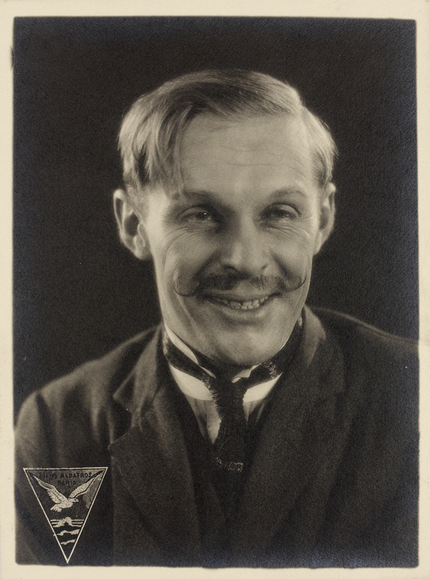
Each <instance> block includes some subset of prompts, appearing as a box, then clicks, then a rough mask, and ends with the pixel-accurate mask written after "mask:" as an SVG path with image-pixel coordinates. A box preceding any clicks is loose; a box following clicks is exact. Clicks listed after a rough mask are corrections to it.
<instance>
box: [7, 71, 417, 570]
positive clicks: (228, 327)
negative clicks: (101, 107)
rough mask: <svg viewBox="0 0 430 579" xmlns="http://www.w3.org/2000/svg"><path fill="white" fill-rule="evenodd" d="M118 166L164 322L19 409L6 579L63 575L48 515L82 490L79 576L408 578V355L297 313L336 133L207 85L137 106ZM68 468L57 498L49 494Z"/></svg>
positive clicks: (341, 323) (326, 224)
mask: <svg viewBox="0 0 430 579" xmlns="http://www.w3.org/2000/svg"><path fill="white" fill-rule="evenodd" d="M119 145H120V150H121V155H122V160H123V167H124V184H125V187H124V189H123V190H118V191H116V192H115V194H114V208H115V215H116V220H117V223H118V229H119V234H120V238H121V241H122V242H123V243H124V245H125V246H126V247H128V248H129V249H130V250H131V251H132V252H133V254H134V255H135V256H136V257H137V258H138V259H141V260H144V259H148V258H151V259H152V260H153V263H154V267H155V275H156V281H157V288H158V294H159V300H160V306H161V312H162V318H163V323H162V325H161V326H160V327H158V328H156V329H153V330H149V331H148V332H145V333H144V334H142V335H139V336H137V337H136V338H133V339H131V340H130V341H128V342H127V343H125V344H123V345H122V346H120V347H119V348H117V349H116V350H115V351H114V352H112V353H110V354H108V355H107V356H106V357H104V358H102V359H101V360H98V361H94V362H90V363H88V364H85V365H83V366H82V367H80V368H78V369H77V370H76V371H75V372H73V373H72V374H71V375H70V376H67V377H65V378H63V379H61V380H59V381H56V382H55V383H53V384H51V385H48V386H47V387H45V388H44V389H42V390H40V391H38V392H36V393H34V394H33V395H32V396H31V397H30V398H29V399H28V400H27V402H26V403H25V404H24V406H23V409H22V411H21V414H20V418H19V421H18V426H17V453H18V460H17V466H18V470H17V489H18V495H17V496H18V498H17V504H18V561H20V562H24V563H34V562H40V563H45V564H49V563H60V562H61V553H60V550H58V549H57V550H55V549H56V546H55V541H54V539H53V537H52V530H54V527H55V525H58V524H65V523H64V521H65V520H66V519H65V518H64V519H63V518H60V519H58V518H57V519H55V520H54V519H52V516H51V515H50V514H49V510H48V506H47V505H52V502H54V503H55V504H54V506H51V507H50V510H51V511H52V509H57V510H62V509H66V508H72V506H73V505H72V503H73V502H75V503H77V502H78V501H79V499H78V498H77V497H78V495H79V493H81V494H86V493H87V491H88V492H89V488H90V484H91V485H92V487H93V488H96V487H97V488H98V494H97V496H96V497H95V498H94V496H95V493H94V492H93V497H92V498H91V499H88V500H87V509H89V505H90V504H91V509H92V511H91V514H90V515H89V516H88V517H87V518H86V519H85V528H84V529H83V531H82V533H81V534H82V536H81V535H80V536H79V544H77V546H76V549H75V550H74V551H73V559H72V562H73V563H75V564H101V565H106V564H119V565H165V566H213V567H221V566H232V567H234V566H251V567H292V566H304V567H318V566H351V567H355V566H406V567H407V566H415V565H416V564H417V522H416V519H417V464H416V463H417V417H416V413H417V400H416V363H415V347H414V345H413V344H412V343H410V342H408V341H407V340H405V339H402V338H398V337H394V336H390V335H388V334H385V333H383V332H381V331H379V330H376V329H375V328H372V327H370V326H367V325H365V324H362V323H361V322H359V321H357V320H355V319H353V318H350V317H347V316H344V315H341V314H337V313H333V312H325V311H321V312H318V314H315V313H314V312H312V311H311V310H310V309H309V308H308V307H307V306H305V301H306V297H307V294H308V289H309V284H310V279H311V270H312V261H313V258H314V256H315V255H316V254H317V253H318V252H319V251H320V249H321V247H322V245H323V244H324V242H325V241H326V240H327V238H328V237H329V235H330V233H331V230H332V228H333V221H334V212H335V209H334V194H335V187H334V185H333V183H332V168H333V159H334V155H335V145H334V143H333V140H332V138H331V136H330V134H329V132H328V130H327V128H326V127H325V126H324V125H323V124H322V123H321V121H319V120H318V119H317V118H316V117H315V116H314V115H313V114H312V113H310V111H308V110H307V109H306V108H305V107H304V105H303V104H302V103H301V101H300V97H299V95H298V94H297V92H296V91H295V90H294V89H292V88H291V87H290V86H289V85H287V84H286V83H283V82H280V81H278V80H275V79H273V78H271V77H269V76H267V75H263V74H259V73H252V72H244V71H209V72H200V73H195V74H189V75H185V76H183V77H180V78H178V79H176V80H173V81H171V82H168V83H165V84H164V85H163V86H162V87H160V88H159V89H158V90H156V91H154V92H152V93H150V94H148V95H144V96H143V97H141V98H140V99H138V101H137V102H136V103H135V104H134V105H133V107H132V108H131V110H130V111H129V113H128V114H127V115H126V117H125V119H124V121H123V124H122V128H121V132H120V137H119ZM106 467H107V470H106V476H105V477H104V479H103V482H102V483H101V484H99V482H97V481H99V480H100V477H101V476H102V473H103V472H105V471H104V470H100V469H105V468H106ZM79 468H80V469H84V468H87V469H90V468H91V469H93V470H92V471H91V473H87V474H88V476H90V475H91V476H90V479H89V481H88V484H87V483H86V484H85V485H84V486H82V487H79V488H78V487H74V488H76V489H77V490H76V491H73V492H72V493H70V494H69V495H67V493H65V494H63V493H61V492H60V493H59V490H58V489H59V488H60V487H58V486H57V487H55V488H53V486H50V485H52V481H51V483H49V482H47V480H45V479H43V477H42V475H43V473H45V474H46V473H48V472H49V473H50V475H49V476H52V477H57V476H58V477H60V476H63V474H65V472H66V471H67V472H68V473H73V476H74V475H75V474H76V473H78V470H73V469H79ZM23 469H28V471H24V470H23ZM37 469H40V470H37ZM43 469H44V470H43ZM49 469H50V470H49ZM55 469H57V471H55ZM60 469H61V470H60ZM70 476H71V475H70ZM81 476H83V475H82V471H81ZM90 480H91V481H96V482H94V483H93V482H91V483H90ZM41 489H42V490H41ZM79 489H80V490H79ZM48 495H49V497H50V500H51V502H49V500H48V498H46V497H47V496H48ZM45 500H46V504H45V503H44V501H45ZM38 502H39V503H40V505H38ZM41 507H42V508H41ZM70 512H71V511H70ZM65 513H66V510H65V511H64V513H63V514H65ZM63 514H62V515H61V516H60V517H63ZM44 517H45V518H44ZM46 519H48V521H47V520H46ZM53 521H54V522H53ZM70 524H71V523H70ZM49 525H51V527H52V529H50V526H49ZM68 532H73V531H68ZM54 534H55V533H54ZM58 536H59V535H57V540H59V539H58ZM60 543H61V541H59V544H60ZM64 543H66V542H65V541H64ZM63 551H64V548H63ZM66 560H67V558H66Z"/></svg>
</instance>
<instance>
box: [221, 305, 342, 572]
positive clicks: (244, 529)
mask: <svg viewBox="0 0 430 579" xmlns="http://www.w3.org/2000/svg"><path fill="white" fill-rule="evenodd" d="M303 332H304V334H303V339H302V343H301V346H300V349H299V352H298V355H297V356H296V358H295V360H294V361H293V363H292V365H291V368H290V370H289V372H288V374H287V375H286V376H285V377H284V378H283V382H282V383H280V384H279V385H278V387H277V388H276V390H275V392H274V397H273V399H272V401H271V403H270V404H271V406H270V409H269V412H268V415H267V416H266V419H265V422H264V424H263V427H262V430H261V432H260V436H259V441H258V445H257V448H256V451H255V454H254V458H253V462H252V466H251V469H250V473H249V476H248V479H247V482H246V485H245V488H244V495H243V499H242V504H241V506H240V510H239V515H238V519H237V524H236V527H235V531H234V533H233V539H232V553H233V558H234V559H235V560H236V564H238V565H241V564H245V565H252V563H253V561H254V563H255V562H258V561H259V560H261V557H262V555H263V554H264V553H265V552H266V551H267V548H268V545H270V543H271V541H272V540H273V538H274V536H275V535H276V533H277V532H278V530H279V529H280V527H281V526H282V525H283V524H284V522H285V520H286V519H287V517H288V516H289V514H290V513H291V511H292V509H293V507H294V505H295V503H296V501H297V499H298V497H299V495H300V494H301V493H302V492H303V491H304V489H305V488H306V486H307V485H308V484H309V482H310V481H311V480H312V478H313V477H314V476H315V475H316V473H317V471H318V470H319V469H321V466H322V465H321V460H320V458H321V456H322V453H323V450H322V449H323V448H324V445H326V444H327V439H328V438H330V437H331V436H333V433H334V431H335V430H336V428H334V426H333V425H334V412H335V409H334V404H335V396H336V394H337V393H338V392H340V391H341V390H342V389H343V370H342V360H341V357H340V354H339V352H338V351H337V348H336V346H335V344H334V343H333V342H332V340H331V339H328V338H327V336H326V335H325V331H324V329H323V328H322V326H321V324H320V322H319V320H318V319H317V318H316V317H315V316H314V315H313V314H312V312H311V311H310V310H309V309H307V308H306V312H305V325H304V330H303ZM323 454H324V455H326V453H323ZM313 507H314V508H313V510H312V516H313V517H314V518H315V520H314V521H311V522H309V520H308V528H307V529H304V530H303V531H302V533H301V536H302V538H303V536H304V535H306V534H307V535H308V539H309V541H313V540H314V539H315V535H316V533H317V531H318V528H319V524H318V520H317V519H318V508H316V507H315V505H314V506H313ZM321 508H323V505H322V504H321ZM275 566H276V565H275Z"/></svg>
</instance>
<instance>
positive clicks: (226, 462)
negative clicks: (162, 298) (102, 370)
mask: <svg viewBox="0 0 430 579" xmlns="http://www.w3.org/2000/svg"><path fill="white" fill-rule="evenodd" d="M300 330H301V319H300V320H299V322H297V324H296V327H295V328H294V331H293V333H292V335H291V336H290V339H289V340H288V342H287V344H286V345H285V346H284V347H283V348H282V350H281V351H280V352H278V354H276V356H275V357H274V358H272V359H271V360H269V361H267V362H264V363H262V364H260V365H259V366H257V367H256V368H255V369H254V370H253V371H252V372H251V374H250V376H249V377H248V378H241V379H239V380H237V381H236V382H231V381H230V380H228V379H227V378H226V377H225V375H223V372H222V370H220V369H219V368H218V367H216V366H215V365H214V364H213V362H212V361H211V360H209V359H208V358H206V357H205V356H203V355H202V354H200V353H199V352H195V351H194V354H195V355H196V358H197V360H198V361H199V364H200V365H199V364H196V363H195V362H194V361H193V360H191V359H190V358H189V357H188V356H187V355H186V354H184V353H183V352H182V351H181V350H179V349H178V348H177V347H176V346H175V345H174V344H173V343H172V342H171V341H170V339H169V338H168V336H167V334H166V332H165V333H164V339H163V350H164V354H165V356H166V359H167V361H168V362H169V363H170V364H171V365H172V366H173V367H175V368H177V369H178V370H180V371H182V372H185V373H186V374H189V375H191V376H193V377H194V378H197V379H198V380H201V381H202V382H203V383H204V384H205V385H206V387H207V388H208V389H209V390H210V392H211V394H212V397H213V400H214V402H215V405H216V408H217V411H218V414H219V417H220V419H221V423H220V427H219V431H218V436H217V438H216V440H215V443H214V445H213V449H212V454H211V460H212V464H213V467H214V468H213V479H214V482H215V486H216V488H217V491H218V494H219V495H220V498H221V500H222V503H223V505H224V508H225V510H226V513H227V514H228V513H230V512H231V510H232V508H233V506H234V503H235V501H236V496H237V492H238V488H239V483H240V480H241V473H242V471H243V467H244V463H245V459H246V451H247V438H248V423H247V421H246V418H245V412H244V408H243V398H244V395H245V392H246V390H247V389H248V388H250V387H252V386H255V385H256V384H260V383H262V382H267V381H269V380H271V379H274V378H276V377H277V376H279V375H280V374H281V373H282V372H283V371H284V370H285V368H286V366H287V365H288V363H289V362H290V360H291V358H292V356H293V354H294V352H295V350H296V347H297V344H298V342H299V339H300V334H301V331H300ZM204 368H206V369H207V370H209V371H210V373H211V374H212V375H210V374H208V372H206V371H205V369H204Z"/></svg>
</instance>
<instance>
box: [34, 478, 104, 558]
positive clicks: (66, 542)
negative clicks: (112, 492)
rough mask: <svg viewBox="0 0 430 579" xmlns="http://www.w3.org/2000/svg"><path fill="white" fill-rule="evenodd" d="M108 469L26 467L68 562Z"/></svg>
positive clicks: (38, 499) (37, 496) (41, 505)
mask: <svg viewBox="0 0 430 579" xmlns="http://www.w3.org/2000/svg"><path fill="white" fill-rule="evenodd" d="M107 469H108V467H107V466H98V467H95V468H87V467H86V468H24V472H25V475H26V477H27V479H28V482H29V483H30V486H31V488H32V489H33V492H34V494H35V495H36V498H37V501H38V502H39V505H40V507H41V509H42V511H43V513H44V514H45V517H46V519H47V521H48V523H49V525H50V527H51V530H52V532H53V534H54V537H55V539H56V540H57V543H58V546H59V547H60V549H61V552H62V553H63V556H64V558H65V560H66V563H69V561H70V558H71V557H72V555H73V552H74V550H75V548H76V545H77V544H78V541H79V538H80V536H81V533H82V530H83V528H84V526H85V523H86V522H87V519H88V517H89V514H90V512H91V509H92V507H93V504H94V501H95V500H96V497H97V494H98V492H99V489H100V486H101V484H102V482H103V479H104V477H105V475H106V471H107Z"/></svg>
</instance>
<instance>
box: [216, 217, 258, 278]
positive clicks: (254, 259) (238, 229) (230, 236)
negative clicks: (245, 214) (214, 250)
mask: <svg viewBox="0 0 430 579" xmlns="http://www.w3.org/2000/svg"><path fill="white" fill-rule="evenodd" d="M220 261H221V265H222V267H223V268H225V269H230V268H231V269H234V270H236V271H239V272H241V273H243V274H246V275H248V276H257V275H261V273H262V272H263V271H264V270H265V269H266V268H267V266H268V265H269V252H268V250H267V247H266V243H265V240H264V233H263V232H262V231H260V230H259V228H258V225H257V224H255V223H254V222H253V221H251V220H242V221H241V220H239V222H235V223H233V224H231V227H230V229H229V230H228V231H227V232H225V235H224V240H223V246H222V251H221V257H220Z"/></svg>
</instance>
